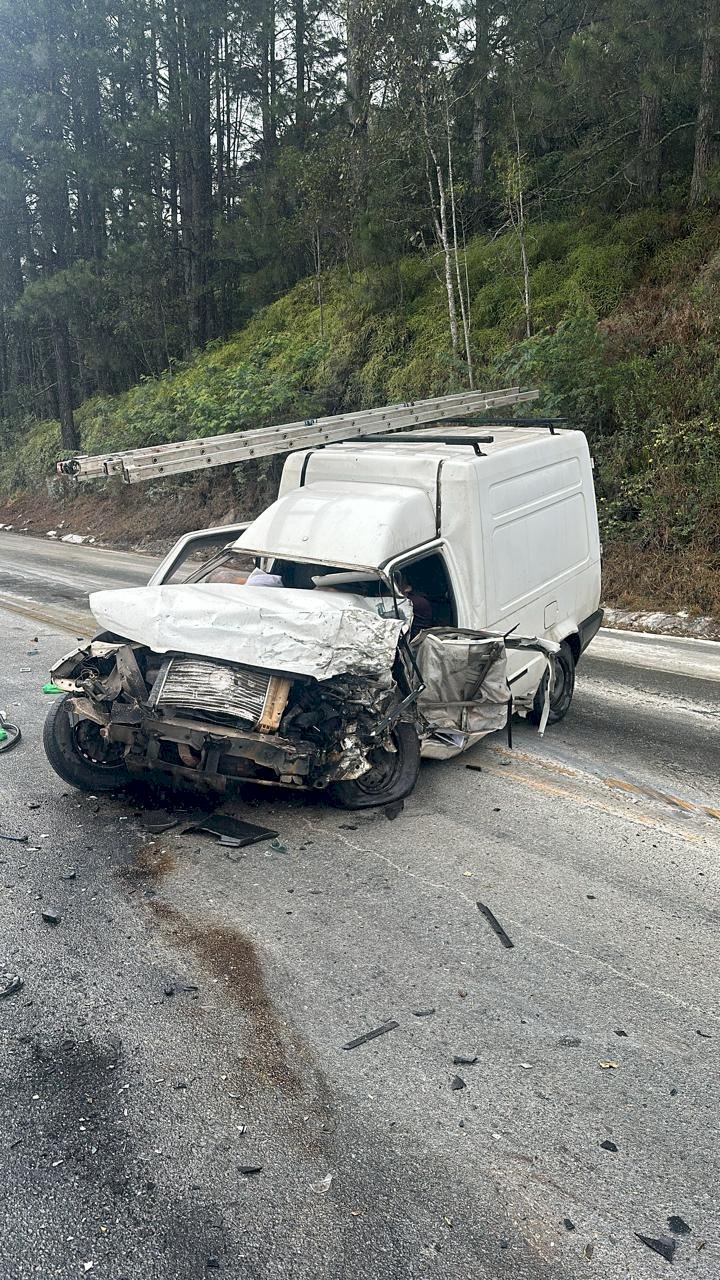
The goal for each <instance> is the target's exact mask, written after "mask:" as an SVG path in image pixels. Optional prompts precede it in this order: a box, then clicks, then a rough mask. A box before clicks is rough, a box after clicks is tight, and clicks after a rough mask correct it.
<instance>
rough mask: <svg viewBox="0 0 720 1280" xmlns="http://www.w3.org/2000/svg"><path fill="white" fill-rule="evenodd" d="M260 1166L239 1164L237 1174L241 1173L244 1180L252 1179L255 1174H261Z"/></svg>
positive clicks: (261, 1168)
mask: <svg viewBox="0 0 720 1280" xmlns="http://www.w3.org/2000/svg"><path fill="white" fill-rule="evenodd" d="M262 1171H263V1167H262V1165H261V1164H241V1165H239V1166H238V1173H242V1174H243V1176H244V1177H246V1178H252V1177H253V1176H254V1174H256V1173H262Z"/></svg>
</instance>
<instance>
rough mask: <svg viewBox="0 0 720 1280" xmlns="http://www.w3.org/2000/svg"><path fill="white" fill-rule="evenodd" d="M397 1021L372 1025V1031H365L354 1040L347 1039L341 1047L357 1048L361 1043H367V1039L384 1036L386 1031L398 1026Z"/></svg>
mask: <svg viewBox="0 0 720 1280" xmlns="http://www.w3.org/2000/svg"><path fill="white" fill-rule="evenodd" d="M399 1026H400V1023H399V1022H383V1024H382V1026H381V1027H374V1028H373V1030H372V1031H366V1032H365V1033H364V1034H363V1035H361V1036H356V1037H355V1039H354V1040H349V1041H348V1043H347V1044H344V1045H343V1049H358V1048H359V1047H360V1045H361V1044H367V1042H368V1040H375V1039H376V1038H377V1036H384V1035H386V1033H387V1032H388V1031H394V1030H395V1029H396V1027H399Z"/></svg>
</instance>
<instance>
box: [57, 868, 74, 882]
mask: <svg viewBox="0 0 720 1280" xmlns="http://www.w3.org/2000/svg"><path fill="white" fill-rule="evenodd" d="M76 875H77V872H76V870H75V868H74V867H68V869H67V871H62V872H61V873H60V879H61V880H74V879H75V877H76Z"/></svg>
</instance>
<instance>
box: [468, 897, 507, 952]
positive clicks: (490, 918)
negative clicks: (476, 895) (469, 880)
mask: <svg viewBox="0 0 720 1280" xmlns="http://www.w3.org/2000/svg"><path fill="white" fill-rule="evenodd" d="M476 905H477V909H478V911H479V912H480V914H481V915H483V916H484V917H485V919H486V920H487V922H488V924H489V925H490V928H491V929H492V931H493V933H495V934H497V936H498V938H499V939H500V942H501V943H502V945H503V946H504V947H506V948H507V950H508V951H510V950H511V949H512V948H513V947H514V946H515V943H514V942H513V941H512V939H511V938H509V937H508V935H507V934H506V932H505V930H504V929H503V927H502V925H501V924H500V921H499V920H498V918H497V916H495V915H493V913H492V911H491V910H490V908H489V907H486V906H485V903H484V902H478V903H477V904H476Z"/></svg>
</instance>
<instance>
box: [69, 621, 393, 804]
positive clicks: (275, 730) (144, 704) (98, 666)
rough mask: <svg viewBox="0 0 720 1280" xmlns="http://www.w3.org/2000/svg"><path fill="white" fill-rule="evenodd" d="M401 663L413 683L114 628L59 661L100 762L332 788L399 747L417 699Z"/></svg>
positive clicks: (86, 740) (74, 712) (212, 780)
mask: <svg viewBox="0 0 720 1280" xmlns="http://www.w3.org/2000/svg"><path fill="white" fill-rule="evenodd" d="M395 674H396V675H397V677H398V678H399V680H400V681H401V682H402V684H403V686H404V687H402V688H401V687H399V685H398V683H397V681H396V680H395V679H392V678H390V677H389V676H388V677H387V678H385V679H382V678H381V679H378V680H373V679H371V678H369V677H363V676H355V677H349V676H333V677H330V678H329V679H327V680H323V681H319V680H316V679H314V678H312V677H306V676H296V677H293V678H290V677H288V676H286V675H278V674H275V673H272V672H268V671H263V670H260V669H257V668H252V667H248V666H244V665H242V664H239V663H230V662H221V661H218V660H216V659H211V658H201V657H197V656H195V655H188V654H157V653H154V652H153V651H152V650H151V649H148V648H147V647H146V646H143V645H140V644H137V643H134V642H130V641H124V640H116V639H115V638H114V637H107V638H103V639H99V640H95V641H93V642H92V643H90V644H89V645H87V646H85V647H84V648H83V649H79V650H77V651H76V652H75V653H72V654H69V655H68V656H66V657H65V658H63V659H61V660H60V662H58V663H57V664H56V665H55V667H54V668H53V671H52V675H53V679H54V681H55V683H56V685H57V687H58V688H59V689H60V690H61V691H62V692H64V693H65V694H66V695H68V696H67V700H66V704H65V706H66V713H67V716H68V719H69V721H70V724H71V726H72V728H73V729H74V730H75V732H76V733H77V731H78V730H79V729H81V734H82V741H83V750H84V751H85V752H86V754H87V755H88V761H89V762H94V763H101V762H102V761H108V760H111V761H112V762H113V763H115V764H117V763H118V762H121V763H122V765H123V766H124V767H125V768H126V769H127V770H128V772H129V773H139V772H144V771H148V770H152V771H153V772H160V773H164V774H166V775H172V776H174V777H176V778H178V779H185V780H192V781H193V782H195V783H204V784H206V785H210V786H212V787H215V788H217V787H222V786H224V785H225V783H226V782H227V781H228V780H229V779H254V780H255V781H259V782H272V783H276V784H277V783H281V784H283V785H285V786H302V787H310V788H313V787H326V786H328V785H329V784H331V783H336V782H345V781H352V780H355V779H357V778H361V777H363V776H364V775H366V774H369V773H371V772H372V770H373V768H374V767H375V757H376V754H377V753H378V752H380V753H390V754H392V753H393V752H395V750H396V747H395V743H394V736H393V730H394V729H395V727H396V725H397V722H398V720H399V719H400V718H401V717H402V716H403V715H404V714H407V711H408V707H409V705H410V704H409V702H408V703H406V702H405V700H406V699H408V698H409V699H410V702H413V701H414V698H413V696H412V694H413V691H412V688H411V685H410V681H409V679H408V678H407V668H406V665H405V663H403V661H402V660H400V659H398V662H397V663H396V672H395ZM88 724H89V725H91V726H92V727H93V728H92V731H90V730H89V729H88ZM81 726H82V728H81ZM93 742H94V744H95V754H93V751H92V744H93Z"/></svg>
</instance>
